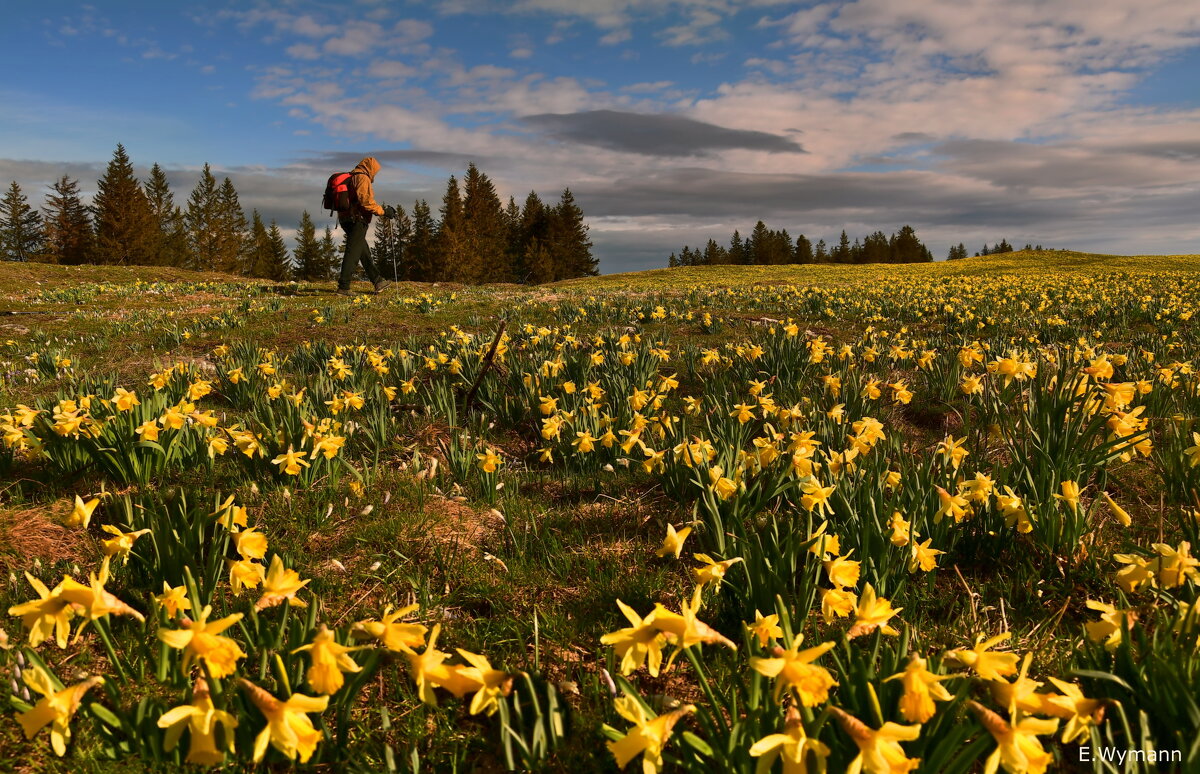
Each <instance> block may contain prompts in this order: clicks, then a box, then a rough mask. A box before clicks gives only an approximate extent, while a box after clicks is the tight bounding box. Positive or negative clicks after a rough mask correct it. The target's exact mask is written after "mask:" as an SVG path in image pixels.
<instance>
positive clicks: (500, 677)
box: [450, 648, 513, 715]
mask: <svg viewBox="0 0 1200 774" xmlns="http://www.w3.org/2000/svg"><path fill="white" fill-rule="evenodd" d="M457 650H458V655H459V656H461V657H462V658H463V660H464V661H466V662H467V664H469V666H461V665H456V666H451V667H450V668H451V670H453V671H454V672H455V673H456V675H457V677H458V678H459V679H458V682H459V684H461V685H463V686H464V687H465V691H464V693H470V692H472V691H474V692H475V696H474V697H472V699H471V705H470V708H469V711H470V713H471V714H472V715H478V714H479V713H481V712H482V713H484V714H487V715H491V714H493V713H495V712H496V710H497V709H499V708H500V699H501V698H502V697H504V696H508V695H509V694H511V693H512V681H513V679H512V675H510V674H509V673H508V672H505V671H503V670H500V669H494V668H493V667H492V665H491V662H489V661H488V660H487V657H485V656H481V655H479V654H477V653H471V652H470V651H466V650H463V649H462V648H457Z"/></svg>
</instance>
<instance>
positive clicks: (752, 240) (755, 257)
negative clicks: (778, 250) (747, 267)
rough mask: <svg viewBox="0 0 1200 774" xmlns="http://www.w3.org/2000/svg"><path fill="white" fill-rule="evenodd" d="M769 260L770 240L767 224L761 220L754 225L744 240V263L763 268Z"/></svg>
mask: <svg viewBox="0 0 1200 774" xmlns="http://www.w3.org/2000/svg"><path fill="white" fill-rule="evenodd" d="M770 260H771V239H770V233H769V232H768V231H767V224H766V223H763V222H762V221H761V220H760V221H758V222H757V223H755V224H754V229H753V230H752V231H751V232H750V236H749V237H747V238H746V263H750V264H755V265H758V266H765V265H767V264H768V263H769V262H770Z"/></svg>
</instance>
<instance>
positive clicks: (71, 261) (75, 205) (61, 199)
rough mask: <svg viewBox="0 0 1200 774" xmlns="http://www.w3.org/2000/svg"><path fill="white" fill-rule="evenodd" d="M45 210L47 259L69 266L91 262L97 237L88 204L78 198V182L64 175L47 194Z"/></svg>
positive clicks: (43, 220)
mask: <svg viewBox="0 0 1200 774" xmlns="http://www.w3.org/2000/svg"><path fill="white" fill-rule="evenodd" d="M42 211H43V213H44V216H43V218H42V222H43V224H44V227H45V234H46V245H45V254H46V259H47V260H49V261H52V262H54V263H61V264H66V265H70V266H76V265H79V264H81V263H89V262H91V260H92V257H93V254H94V251H95V246H96V238H95V234H94V233H93V232H92V220H91V218H90V217H88V211H87V207H86V206H84V204H83V201H82V200H81V199H80V198H79V181H77V180H72V179H71V178H69V177H67V176H66V175H63V176H62V178H60V179H59V180H58V182H56V183H55V184H54V185H53V187H51V189H50V193H48V194H46V206H45V207H44V208H43V209H42Z"/></svg>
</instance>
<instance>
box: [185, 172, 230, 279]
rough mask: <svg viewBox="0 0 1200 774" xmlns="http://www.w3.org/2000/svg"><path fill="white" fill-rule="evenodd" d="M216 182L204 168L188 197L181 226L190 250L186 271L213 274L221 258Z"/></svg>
mask: <svg viewBox="0 0 1200 774" xmlns="http://www.w3.org/2000/svg"><path fill="white" fill-rule="evenodd" d="M219 213H220V209H219V206H218V194H217V179H216V178H215V177H213V174H212V170H210V169H209V166H208V164H205V165H204V169H203V170H202V171H201V172H200V180H199V181H197V182H196V187H195V188H193V189H192V195H191V196H190V197H188V204H187V211H186V213H185V214H184V223H185V225H186V227H187V236H188V242H189V244H190V246H191V250H190V254H189V255H188V261H187V267H188V268H189V269H199V270H202V271H216V270H217V268H218V266H219V265H220V264H219V261H220V257H221V224H220V220H219Z"/></svg>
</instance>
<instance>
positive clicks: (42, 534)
mask: <svg viewBox="0 0 1200 774" xmlns="http://www.w3.org/2000/svg"><path fill="white" fill-rule="evenodd" d="M90 542H91V541H90V539H89V538H88V537H87V535H86V533H85V532H82V531H80V530H77V529H70V528H68V527H64V526H63V525H62V524H60V523H59V522H58V520H57V519H55V518H54V517H52V516H51V515H50V512H49V511H47V509H45V508H5V509H0V572H5V573H7V572H20V571H23V570H25V569H28V568H29V567H30V566H31V565H32V563H33V560H34V559H40V560H41V561H42V562H43V563H54V562H59V561H67V562H82V561H83V560H84V559H85V558H86V557H87V556H89V555H90V554H92V553H93V551H94V548H93V546H91V545H90Z"/></svg>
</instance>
